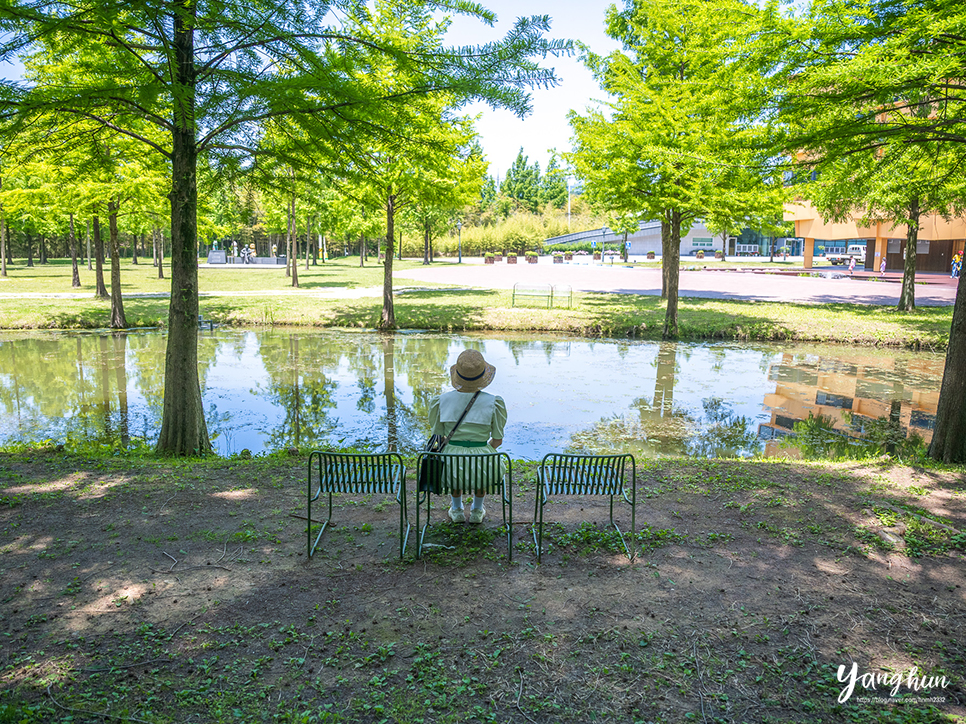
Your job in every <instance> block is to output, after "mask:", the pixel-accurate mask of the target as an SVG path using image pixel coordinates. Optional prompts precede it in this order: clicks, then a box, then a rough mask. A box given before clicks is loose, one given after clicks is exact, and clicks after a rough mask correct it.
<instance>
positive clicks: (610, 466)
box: [540, 453, 631, 495]
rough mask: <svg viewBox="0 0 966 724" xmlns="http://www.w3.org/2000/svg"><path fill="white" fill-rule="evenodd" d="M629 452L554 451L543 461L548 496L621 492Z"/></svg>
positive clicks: (616, 493)
mask: <svg viewBox="0 0 966 724" xmlns="http://www.w3.org/2000/svg"><path fill="white" fill-rule="evenodd" d="M630 460H631V456H630V455H565V454H561V453H551V454H549V455H547V456H545V457H544V458H543V461H542V462H541V463H540V476H541V479H542V481H543V488H544V492H545V494H547V495H620V494H621V493H622V492H623V491H624V485H625V472H626V465H627V463H628V462H629V461H630Z"/></svg>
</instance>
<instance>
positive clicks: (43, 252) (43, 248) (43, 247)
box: [40, 234, 47, 264]
mask: <svg viewBox="0 0 966 724" xmlns="http://www.w3.org/2000/svg"><path fill="white" fill-rule="evenodd" d="M40 263H41V264H46V263H47V236H46V234H41V235H40Z"/></svg>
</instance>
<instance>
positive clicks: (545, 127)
mask: <svg viewBox="0 0 966 724" xmlns="http://www.w3.org/2000/svg"><path fill="white" fill-rule="evenodd" d="M482 3H483V5H484V7H486V8H488V9H489V10H492V11H493V12H495V13H496V14H497V17H498V22H497V24H496V26H495V27H494V28H488V27H486V26H485V25H483V24H481V23H479V22H477V21H470V20H468V19H466V18H457V19H456V20H455V21H454V23H453V27H452V28H451V29H450V32H449V35H448V36H447V41H448V42H449V43H451V44H453V45H468V44H472V43H481V42H486V41H489V40H495V39H497V38H499V37H503V36H504V35H506V33H507V32H508V31H509V29H510V28H511V27H512V26H513V22H514V21H515V20H516V18H517V17H519V16H521V15H549V16H550V17H551V18H552V24H551V32H550V37H553V38H567V39H570V40H579V41H581V42H583V43H585V44H586V45H588V46H589V47H590V49H591V50H593V51H594V52H595V53H601V54H606V53H609V52H611V51H613V50H617V49H618V48H619V47H620V45H619V44H618V43H617V42H616V41H615V40H613V39H611V38H609V37H608V36H607V34H606V33H605V32H604V11H605V10H606V9H607V7H608V6H609V5H611V4H612V3H611V2H603V1H602V0H583V1H582V2H578V1H577V0H523V1H522V2H521V1H520V0H516V1H515V2H514V0H489V1H488V0H482ZM545 65H548V66H551V67H553V68H555V69H556V71H557V75H558V76H559V78H560V81H561V82H560V84H559V85H558V86H557V87H556V88H551V89H550V90H538V91H534V93H533V112H532V113H531V114H530V115H529V116H528V117H527V118H525V119H522V120H521V119H519V118H517V117H516V116H514V115H513V114H512V113H510V112H508V111H493V110H491V109H489V108H487V107H486V106H483V105H474V106H471V107H469V108H468V109H467V110H468V112H469V113H470V114H471V115H475V114H477V113H479V114H481V118H480V119H479V121H477V124H476V127H477V130H478V131H479V133H480V136H481V139H482V144H483V150H484V152H485V153H486V157H487V159H488V160H489V162H490V174H491V175H493V176H500V177H501V178H502V177H503V175H504V174H506V171H507V169H508V168H510V164H512V163H513V159H515V158H516V155H517V152H518V151H519V150H520V148H521V146H522V147H523V152H524V153H525V154H526V155H527V156H528V157H529V159H530V162H531V163H532V162H533V161H537V162H539V163H540V168H541V170H543V169H545V168H546V167H547V161H548V160H549V159H550V150H551V149H556V150H558V151H566V150H569V148H570V126H569V125H568V123H567V112H568V111H570V110H571V109H574V110H577V111H578V112H582V111H583V110H584V109H585V108H586V107H587V106H588V105H589V104H592V103H593V102H594V100H596V99H601V98H602V97H603V92H602V91H601V90H600V86H598V85H597V83H596V82H595V81H594V78H593V76H592V75H591V74H590V71H588V70H587V69H586V68H585V67H584V65H583V63H581V62H580V59H579V58H577V57H576V56H574V57H571V58H557V59H553V58H551V59H548V60H547V62H546V63H545Z"/></svg>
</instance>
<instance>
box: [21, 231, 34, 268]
mask: <svg viewBox="0 0 966 724" xmlns="http://www.w3.org/2000/svg"><path fill="white" fill-rule="evenodd" d="M23 235H24V241H25V243H26V244H27V266H28V267H32V266H33V265H34V238H33V236H31V235H30V232H29V231H24V234H23Z"/></svg>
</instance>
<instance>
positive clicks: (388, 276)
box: [379, 188, 396, 330]
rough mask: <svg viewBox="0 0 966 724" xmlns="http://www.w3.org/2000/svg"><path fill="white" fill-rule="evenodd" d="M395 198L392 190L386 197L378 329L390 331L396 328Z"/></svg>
mask: <svg viewBox="0 0 966 724" xmlns="http://www.w3.org/2000/svg"><path fill="white" fill-rule="evenodd" d="M395 226H396V196H395V194H393V192H392V189H391V188H390V189H389V193H388V194H387V195H386V258H385V260H384V261H385V266H384V267H383V272H382V318H381V319H380V320H379V328H380V329H384V330H392V329H395V328H396V309H395V307H393V303H392V258H393V254H394V253H395V251H394V249H393V246H394V244H393V242H394V240H395V238H396V229H395Z"/></svg>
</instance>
